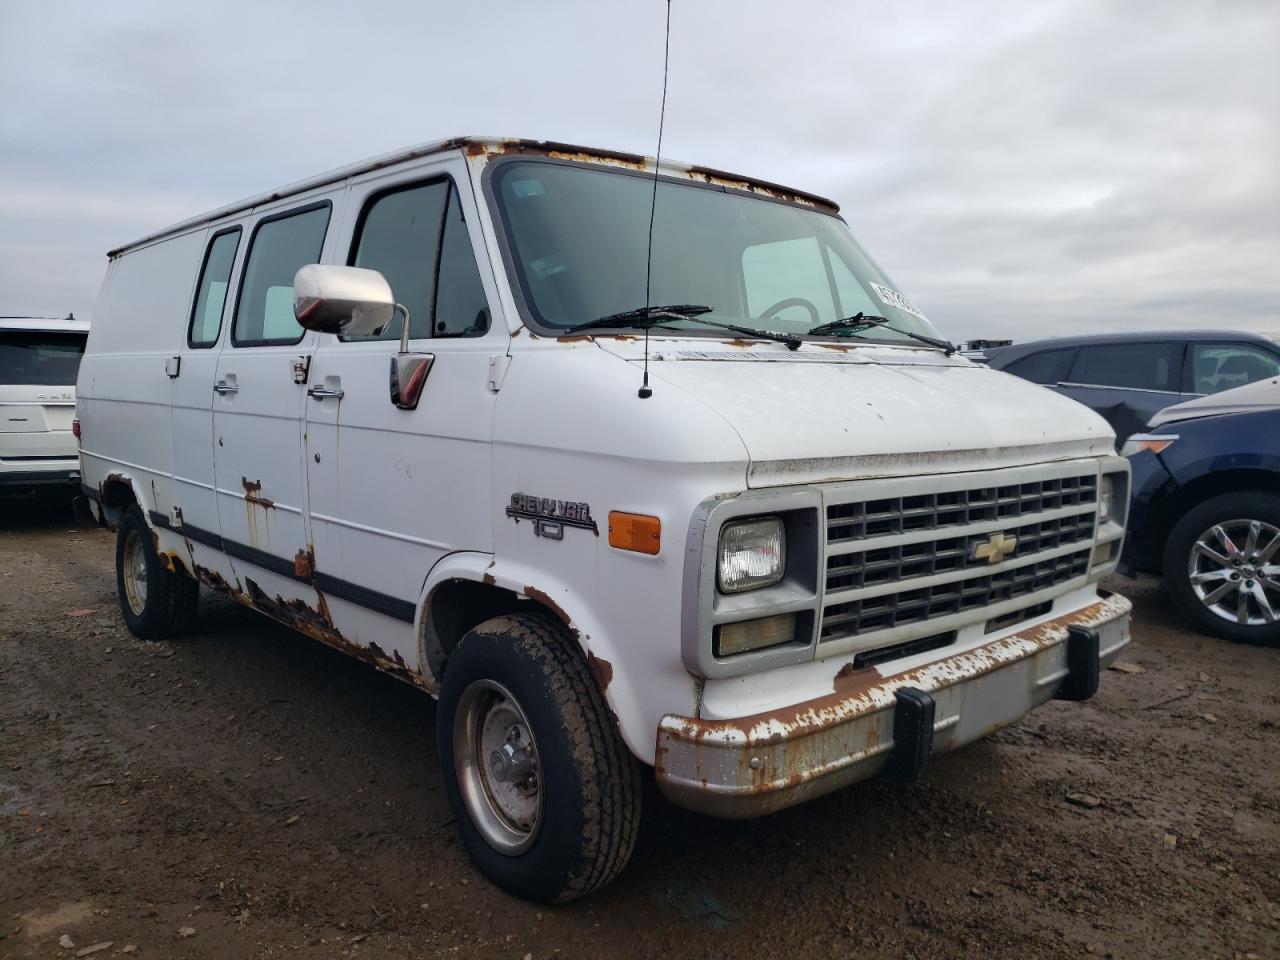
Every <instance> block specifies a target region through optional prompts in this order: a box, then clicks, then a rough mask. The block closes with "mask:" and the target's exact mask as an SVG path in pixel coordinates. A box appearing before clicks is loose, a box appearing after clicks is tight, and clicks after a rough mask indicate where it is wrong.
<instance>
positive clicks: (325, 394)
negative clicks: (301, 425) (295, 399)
mask: <svg viewBox="0 0 1280 960" xmlns="http://www.w3.org/2000/svg"><path fill="white" fill-rule="evenodd" d="M307 396H308V397H315V398H316V399H317V400H341V399H342V397H343V392H342V388H341V387H338V388H336V389H331V388H329V387H326V386H325V385H324V384H322V383H317V384H315V385H314V386H312V387H308V388H307Z"/></svg>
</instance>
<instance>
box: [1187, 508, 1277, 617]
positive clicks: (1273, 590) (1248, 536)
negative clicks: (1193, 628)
mask: <svg viewBox="0 0 1280 960" xmlns="http://www.w3.org/2000/svg"><path fill="white" fill-rule="evenodd" d="M1187 575H1188V577H1189V579H1190V581H1191V589H1192V591H1193V592H1194V593H1195V595H1196V596H1197V597H1198V598H1199V599H1200V602H1201V603H1202V604H1204V605H1205V607H1207V608H1208V609H1209V610H1210V611H1212V612H1213V613H1214V614H1215V615H1216V616H1218V617H1221V618H1222V619H1224V620H1228V621H1230V622H1232V623H1237V624H1240V625H1241V626H1263V625H1266V624H1272V623H1275V622H1276V621H1277V619H1278V618H1280V528H1277V527H1275V526H1272V525H1271V524H1269V523H1264V522H1263V521H1261V520H1245V519H1240V520H1226V521H1223V522H1221V523H1215V524H1214V525H1213V526H1211V527H1210V528H1209V529H1207V530H1205V531H1204V532H1203V533H1201V534H1200V536H1198V537H1197V538H1196V541H1195V543H1194V544H1193V545H1192V547H1191V555H1190V557H1189V558H1188V560H1187Z"/></svg>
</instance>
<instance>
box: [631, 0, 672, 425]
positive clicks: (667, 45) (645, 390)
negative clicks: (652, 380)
mask: <svg viewBox="0 0 1280 960" xmlns="http://www.w3.org/2000/svg"><path fill="white" fill-rule="evenodd" d="M670 63H671V0H667V28H666V34H665V36H664V39H663V43H662V108H661V109H660V110H659V111H658V149H657V150H655V151H654V154H653V196H652V197H651V198H650V200H649V245H648V248H647V249H646V250H645V258H644V317H645V321H646V323H645V325H644V381H643V382H642V383H641V384H640V390H639V392H638V394H637V396H639V397H640V399H641V400H648V399H649V398H650V397H652V396H653V389H652V388H651V387H650V386H649V323H648V322H647V321H648V320H649V304H650V302H651V300H652V297H651V295H650V285H649V284H650V280H651V279H652V277H653V215H654V213H655V212H656V211H657V209H658V167H659V165H660V164H661V163H662V126H663V123H664V122H665V121H666V119H667V68H668V66H669V65H670Z"/></svg>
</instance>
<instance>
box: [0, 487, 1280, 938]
mask: <svg viewBox="0 0 1280 960" xmlns="http://www.w3.org/2000/svg"><path fill="white" fill-rule="evenodd" d="M113 562H114V539H113V537H112V535H111V534H109V533H107V532H106V531H102V530H94V529H76V528H75V527H74V525H73V524H72V523H71V522H70V515H69V511H67V509H66V506H65V504H41V505H34V506H33V505H30V504H18V505H9V506H7V507H0V957H72V956H77V955H81V954H84V953H85V948H92V947H94V946H96V945H100V944H103V943H106V942H108V941H110V943H111V945H110V946H108V947H103V948H102V949H101V950H100V951H99V952H98V953H94V954H92V955H94V956H103V957H106V956H112V955H116V954H120V953H125V952H129V953H136V955H138V956H152V957H166V958H168V957H174V958H177V957H199V958H214V957H219V958H220V957H251V956H260V957H276V956H289V957H295V956H296V957H304V958H310V957H316V958H322V957H366V958H374V957H434V956H449V957H460V958H469V957H486V958H488V957H500V958H505V957H510V958H514V960H532V958H539V960H541V958H548V957H563V958H576V957H614V956H617V957H676V958H685V957H734V958H739V957H757V956H758V957H806V958H812V957H984V958H985V957H992V956H1011V957H1019V958H1026V957H1080V956H1088V955H1094V956H1109V957H1159V958H1168V957H1202V956H1203V957H1254V956H1257V957H1280V789H1277V788H1278V787H1280V749H1277V739H1278V735H1280V699H1278V692H1280V683H1277V680H1278V679H1280V650H1274V649H1272V650H1268V649H1256V648H1249V647H1241V646H1234V645H1231V644H1227V643H1223V642H1219V641H1214V640H1210V639H1207V638H1204V637H1200V636H1197V635H1195V634H1193V633H1191V632H1189V631H1188V630H1186V629H1185V628H1184V627H1183V626H1182V625H1181V624H1180V623H1179V622H1178V621H1177V620H1176V618H1175V617H1174V615H1173V614H1172V613H1171V611H1170V610H1169V607H1168V604H1167V603H1166V601H1165V599H1164V597H1163V595H1162V594H1161V593H1160V591H1159V584H1158V583H1157V582H1155V581H1150V580H1140V581H1137V582H1132V581H1124V580H1117V581H1116V582H1115V583H1113V584H1111V586H1112V587H1113V588H1115V589H1118V590H1120V591H1121V592H1124V593H1126V594H1128V595H1130V596H1131V597H1133V599H1134V601H1135V604H1136V610H1135V622H1134V634H1135V639H1136V643H1135V644H1134V646H1133V647H1131V648H1130V650H1129V651H1128V652H1127V653H1126V655H1125V657H1124V663H1125V664H1126V665H1129V670H1130V671H1131V672H1121V671H1117V670H1111V671H1108V672H1107V674H1106V675H1105V676H1104V678H1103V686H1102V690H1101V691H1100V693H1099V694H1098V696H1097V697H1095V698H1094V699H1093V700H1092V701H1091V702H1089V703H1086V704H1067V703H1054V704H1050V705H1048V706H1046V707H1045V708H1042V709H1041V710H1039V711H1037V712H1036V713H1034V714H1033V715H1031V716H1030V717H1028V718H1026V719H1025V720H1024V721H1022V722H1021V723H1020V724H1018V725H1016V726H1014V727H1012V728H1009V729H1007V730H1004V731H1002V732H1001V733H999V734H997V735H996V736H994V737H992V738H991V739H989V740H987V741H985V742H983V743H980V744H976V745H974V746H972V747H969V748H968V749H966V750H962V751H959V752H958V753H955V754H951V755H948V756H944V757H940V758H938V759H937V760H936V761H935V762H934V764H933V765H932V766H931V768H930V770H929V772H928V774H927V775H926V777H925V778H924V779H923V780H922V781H921V782H919V783H916V784H913V785H910V786H902V785H898V784H895V783H891V782H884V781H876V782H871V783H866V784H862V785H859V786H855V787H853V788H851V789H848V790H845V791H843V792H841V793H839V794H836V795H833V796H830V797H826V798H824V799H821V800H819V801H816V802H814V803H811V804H809V805H807V806H803V807H800V808H796V809H793V810H789V811H785V812H783V813H780V814H777V815H775V816H772V817H769V818H767V819H763V820H758V821H748V822H719V821H713V820H708V819H704V818H702V817H698V816H696V815H693V814H688V813H685V812H682V811H680V810H676V809H674V808H672V807H670V806H668V805H667V804H665V803H664V802H663V801H662V800H661V798H660V797H659V796H658V795H657V794H656V792H655V791H654V790H653V789H652V786H651V785H650V787H649V791H648V794H647V795H646V803H647V809H646V814H645V823H644V827H643V832H642V834H641V840H640V844H639V847H638V849H637V851H636V855H635V858H634V860H633V861H632V864H631V866H630V867H629V868H628V869H627V871H626V872H625V873H624V874H623V875H622V877H621V878H620V879H619V880H618V881H617V882H615V883H614V884H613V885H611V886H610V887H608V888H607V889H605V890H604V891H602V892H601V893H599V894H598V895H596V896H594V897H592V898H589V899H587V900H585V901H579V902H576V903H573V904H569V905H567V906H564V907H558V908H546V907H535V906H532V905H529V904H526V903H523V902H520V901H517V900H514V899H512V898H510V897H508V896H506V895H505V894H503V893H501V892H499V891H497V890H496V889H494V888H492V887H490V886H489V885H488V884H487V883H486V882H485V881H484V880H483V879H482V878H481V877H480V876H479V875H478V874H477V873H476V872H475V871H474V870H473V869H472V868H471V867H470V865H469V864H468V862H467V860H466V857H465V856H464V854H463V852H462V850H461V847H460V845H459V843H458V839H457V837H456V835H455V832H454V827H453V824H452V822H451V820H450V817H449V812H448V809H447V806H446V803H445V798H444V794H443V792H442V789H441V787H440V785H439V776H438V771H437V760H436V753H435V746H434V734H433V724H434V715H435V710H434V704H433V702H432V701H431V700H430V699H429V698H427V697H425V696H423V695H421V694H419V693H417V692H415V691H414V690H412V689H409V688H408V687H406V686H403V685H401V684H399V683H398V682H397V681H394V680H392V679H389V678H387V677H384V676H382V675H380V674H378V673H376V672H374V671H373V670H371V669H370V668H368V667H366V666H364V665H362V664H360V663H357V662H355V661H352V660H348V659H346V658H344V657H342V656H341V655H339V654H337V653H334V652H332V651H330V650H328V649H326V648H324V647H322V646H321V645H319V644H317V643H314V642H312V641H309V640H307V639H305V638H303V637H300V636H297V635H294V634H292V633H290V632H289V631H288V630H286V629H284V628H282V627H279V626H277V625H275V624H274V623H271V622H269V621H267V620H266V619H264V618H262V617H260V616H258V615H257V614H255V613H253V612H251V611H248V610H245V609H243V608H240V607H238V606H235V605H234V604H232V603H230V602H229V601H227V600H225V599H222V598H220V597H216V596H214V595H211V594H208V593H206V594H205V595H204V596H203V597H202V599H201V604H202V606H201V611H202V612H201V619H200V624H199V629H198V633H197V635H195V636H193V637H191V638H189V639H187V640H184V641H181V642H177V643H145V642H141V641H138V640H135V639H133V638H132V637H130V636H129V634H128V633H127V632H126V631H125V630H124V627H123V625H122V623H121V620H120V614H119V609H118V607H117V601H116V597H115V579H114V567H113ZM64 937H65V938H68V939H62V938H64ZM60 939H61V941H62V943H63V944H67V943H72V944H74V946H59V941H60Z"/></svg>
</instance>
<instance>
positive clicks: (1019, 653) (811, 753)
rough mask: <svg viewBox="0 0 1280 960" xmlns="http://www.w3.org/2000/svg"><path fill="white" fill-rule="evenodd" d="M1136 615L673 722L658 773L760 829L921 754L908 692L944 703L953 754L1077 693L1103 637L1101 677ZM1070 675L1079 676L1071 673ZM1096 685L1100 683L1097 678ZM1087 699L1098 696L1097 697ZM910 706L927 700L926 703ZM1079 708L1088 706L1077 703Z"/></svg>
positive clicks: (1107, 604)
mask: <svg viewBox="0 0 1280 960" xmlns="http://www.w3.org/2000/svg"><path fill="white" fill-rule="evenodd" d="M1131 609H1132V604H1130V603H1129V601H1128V600H1127V599H1125V598H1124V597H1122V596H1120V595H1118V594H1111V595H1109V596H1105V597H1104V598H1102V599H1100V600H1099V601H1098V602H1097V603H1094V604H1090V605H1089V606H1087V607H1083V608H1081V609H1079V610H1075V611H1073V612H1071V613H1069V614H1065V615H1064V616H1061V617H1057V618H1054V619H1052V620H1047V621H1044V622H1043V623H1039V624H1036V625H1035V626H1034V627H1030V628H1028V629H1026V630H1024V631H1021V632H1018V633H1014V634H1011V635H1009V636H1006V637H1003V638H1002V639H1000V640H996V641H993V642H991V643H988V644H983V645H982V646H979V647H976V648H973V649H970V650H967V651H965V652H964V653H958V654H956V655H954V656H951V657H947V658H945V659H942V660H938V661H935V662H933V663H930V664H928V665H926V666H923V667H920V668H918V669H915V670H910V671H907V672H905V673H899V674H892V675H889V676H881V675H880V673H879V671H877V670H875V669H866V670H862V671H855V672H852V673H849V675H848V676H845V674H846V673H847V672H848V670H847V669H846V670H842V671H841V673H840V674H839V675H838V676H837V677H836V678H834V680H833V685H834V687H835V692H833V693H831V694H829V695H828V696H825V697H821V698H818V699H816V700H810V701H808V702H805V703H800V704H796V705H794V706H789V707H786V708H783V709H779V710H773V711H770V712H768V713H762V714H757V715H755V716H749V717H742V718H738V719H733V720H701V719H696V718H693V717H683V716H678V715H676V714H668V715H667V716H665V717H663V718H662V721H661V723H660V724H659V725H658V744H657V758H656V763H655V765H654V770H655V773H656V776H657V781H658V786H659V788H660V789H661V790H662V792H663V794H664V795H665V796H666V797H667V799H669V800H670V801H671V802H673V803H675V804H677V805H679V806H682V807H688V808H690V809H693V810H697V811H700V812H702V813H707V814H711V815H713V816H719V817H753V816H759V815H762V814H766V813H771V812H773V811H775V810H780V809H782V808H784V807H789V806H791V805H793V804H796V803H800V802H802V801H805V800H809V799H811V798H813V797H816V796H820V795H821V794H824V793H829V792H831V791H833V790H838V789H840V788H841V787H844V786H847V785H848V784H851V783H854V782H856V781H858V780H864V779H866V778H867V777H870V776H872V775H874V774H875V773H877V772H879V771H880V770H881V769H882V768H883V767H884V766H885V765H886V764H887V763H889V761H890V759H891V757H894V748H895V746H899V747H900V749H899V753H898V757H895V759H898V758H900V757H901V755H902V753H903V752H904V751H906V750H915V749H917V748H918V743H919V739H920V738H919V736H918V734H915V733H913V734H912V735H911V736H912V738H913V741H912V743H910V744H908V743H906V742H905V741H906V736H905V735H904V734H902V733H900V734H899V736H898V737H897V738H896V739H897V740H901V741H903V742H902V743H901V744H896V743H895V731H894V726H895V717H896V716H902V715H903V714H902V712H901V711H899V710H898V704H899V701H900V699H902V698H901V697H900V696H899V691H908V690H915V691H921V692H923V693H924V694H926V695H927V697H926V698H925V699H926V700H927V699H929V698H932V700H933V705H934V706H933V711H934V712H933V714H932V716H933V723H932V735H931V736H929V735H928V731H926V735H925V737H924V742H925V743H926V749H927V750H931V752H933V753H943V752H946V751H948V750H954V749H956V748H957V747H961V746H964V745H965V744H967V743H972V742H973V741H975V740H979V739H981V738H982V737H985V736H987V735H989V734H991V733H994V732H995V731H996V730H999V729H1000V728H1001V727H1004V726H1007V725H1008V724H1010V723H1013V722H1015V721H1017V720H1018V719H1020V718H1021V717H1023V716H1025V715H1026V714H1027V712H1028V711H1030V710H1031V709H1033V708H1034V707H1037V706H1039V705H1040V704H1042V703H1044V702H1045V701H1047V700H1051V699H1053V698H1054V697H1055V695H1058V694H1059V693H1060V691H1063V690H1064V689H1065V687H1066V686H1069V685H1071V684H1072V683H1073V682H1074V680H1075V678H1073V677H1071V673H1072V670H1073V669H1078V667H1077V664H1076V663H1075V662H1074V661H1077V660H1078V659H1079V657H1078V654H1077V653H1073V654H1072V655H1071V656H1069V655H1068V648H1069V646H1071V643H1069V640H1068V638H1069V637H1071V636H1073V635H1075V636H1088V635H1092V636H1096V641H1097V651H1098V654H1097V662H1096V663H1092V664H1088V667H1089V669H1091V670H1102V669H1105V668H1106V667H1107V666H1109V665H1110V664H1111V662H1112V661H1113V660H1115V658H1116V655H1117V654H1118V653H1119V652H1120V650H1121V649H1122V648H1123V647H1124V646H1126V645H1127V644H1128V643H1129V613H1130V610H1131ZM1069 663H1070V664H1071V666H1069ZM1095 676H1096V675H1095ZM1086 695H1087V694H1086ZM910 696H912V697H916V696H917V695H916V694H911V695H910ZM1072 699H1079V697H1072Z"/></svg>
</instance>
